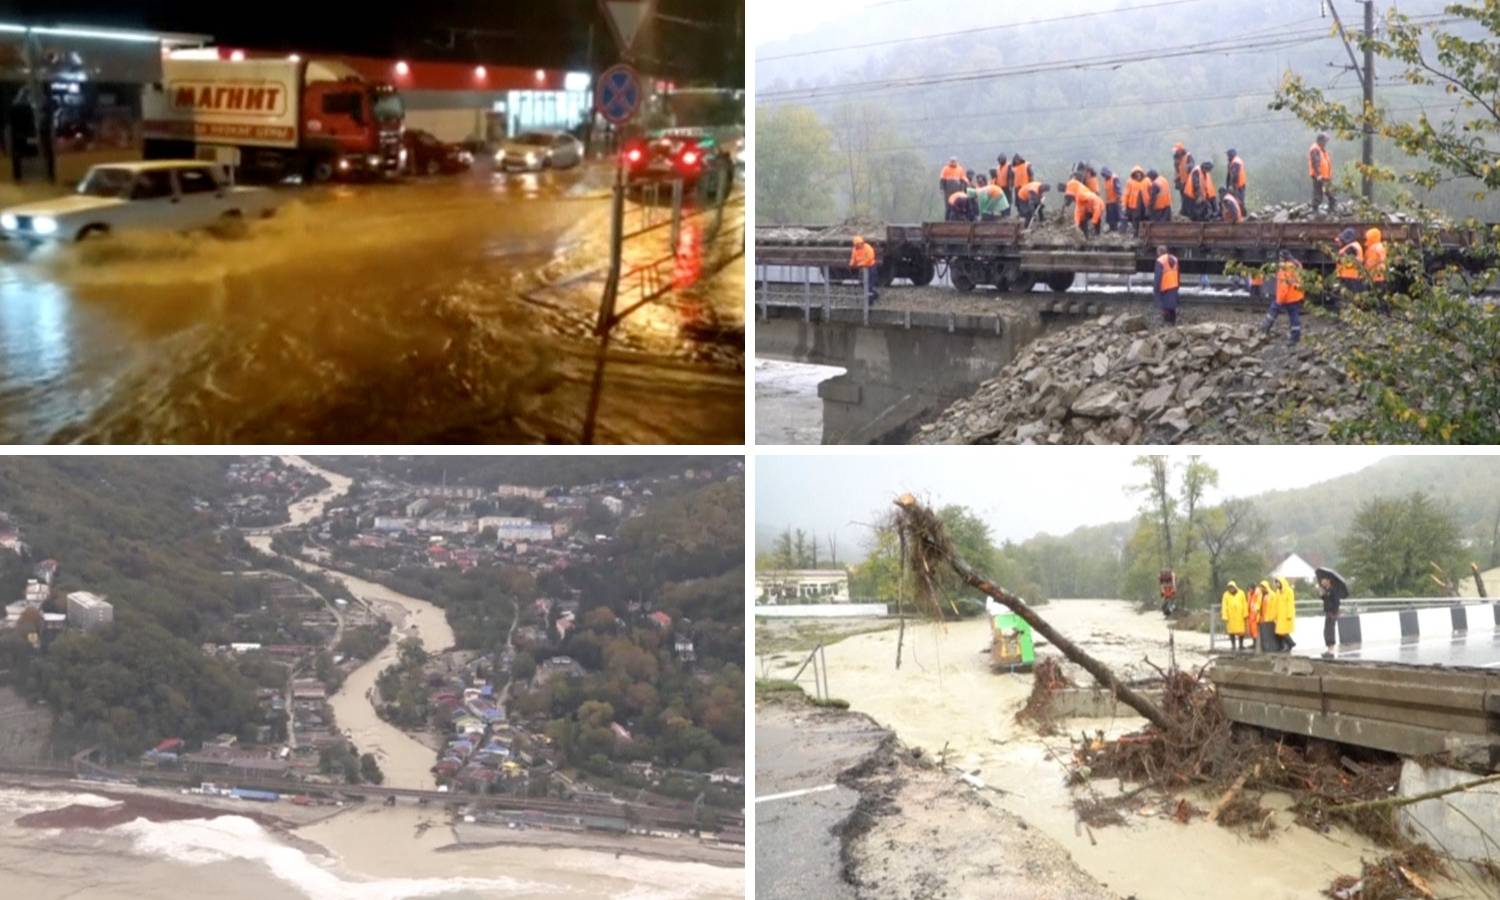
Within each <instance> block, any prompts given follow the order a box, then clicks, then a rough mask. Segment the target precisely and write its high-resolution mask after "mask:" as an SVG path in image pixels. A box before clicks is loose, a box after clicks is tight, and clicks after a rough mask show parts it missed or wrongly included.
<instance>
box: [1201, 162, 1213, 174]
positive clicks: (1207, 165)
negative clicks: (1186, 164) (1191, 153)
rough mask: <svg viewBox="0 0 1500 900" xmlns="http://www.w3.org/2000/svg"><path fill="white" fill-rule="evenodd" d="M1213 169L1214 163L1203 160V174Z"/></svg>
mask: <svg viewBox="0 0 1500 900" xmlns="http://www.w3.org/2000/svg"><path fill="white" fill-rule="evenodd" d="M1213 169H1214V161H1213V160H1211V159H1205V160H1204V161H1203V171H1205V172H1212V171H1213Z"/></svg>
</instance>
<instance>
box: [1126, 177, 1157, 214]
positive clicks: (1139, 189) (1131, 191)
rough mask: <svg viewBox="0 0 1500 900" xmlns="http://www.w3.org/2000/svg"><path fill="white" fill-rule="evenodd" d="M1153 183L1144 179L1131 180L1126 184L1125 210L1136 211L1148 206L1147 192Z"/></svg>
mask: <svg viewBox="0 0 1500 900" xmlns="http://www.w3.org/2000/svg"><path fill="white" fill-rule="evenodd" d="M1150 186H1151V183H1150V182H1149V181H1147V180H1146V179H1144V178H1131V179H1129V180H1127V181H1126V182H1125V208H1126V209H1128V210H1136V209H1140V208H1141V207H1143V206H1145V205H1146V191H1147V189H1148V188H1149V187H1150Z"/></svg>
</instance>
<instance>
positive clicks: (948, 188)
mask: <svg viewBox="0 0 1500 900" xmlns="http://www.w3.org/2000/svg"><path fill="white" fill-rule="evenodd" d="M968 186H969V180H968V178H967V177H965V175H964V168H963V166H960V165H959V164H958V157H956V156H950V157H948V164H947V165H946V166H943V171H942V172H940V173H939V174H938V188H939V190H941V191H942V192H943V202H944V203H947V202H948V198H950V197H952V196H953V192H954V191H961V190H963V189H964V188H966V187H968Z"/></svg>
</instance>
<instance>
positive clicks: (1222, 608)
mask: <svg viewBox="0 0 1500 900" xmlns="http://www.w3.org/2000/svg"><path fill="white" fill-rule="evenodd" d="M1249 612H1250V610H1249V604H1248V603H1247V602H1246V600H1245V592H1244V591H1242V590H1240V586H1239V585H1237V584H1235V583H1234V582H1233V581H1231V582H1229V586H1228V587H1227V588H1226V589H1225V590H1224V596H1223V597H1221V598H1219V618H1221V619H1223V620H1224V632H1225V633H1226V634H1228V635H1229V646H1230V647H1231V648H1232V649H1234V650H1239V649H1241V648H1242V647H1244V644H1245V617H1246V616H1248V615H1249Z"/></svg>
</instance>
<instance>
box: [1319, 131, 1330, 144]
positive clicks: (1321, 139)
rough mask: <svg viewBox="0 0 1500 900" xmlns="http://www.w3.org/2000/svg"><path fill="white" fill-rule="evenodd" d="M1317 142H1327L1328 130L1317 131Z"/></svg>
mask: <svg viewBox="0 0 1500 900" xmlns="http://www.w3.org/2000/svg"><path fill="white" fill-rule="evenodd" d="M1318 143H1320V144H1326V143H1328V132H1326V131H1320V132H1318Z"/></svg>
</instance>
